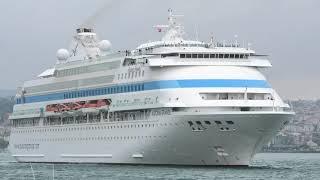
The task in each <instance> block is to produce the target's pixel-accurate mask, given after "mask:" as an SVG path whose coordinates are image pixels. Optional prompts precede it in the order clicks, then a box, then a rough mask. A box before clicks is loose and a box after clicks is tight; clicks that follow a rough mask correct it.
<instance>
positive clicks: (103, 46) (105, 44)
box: [99, 40, 111, 51]
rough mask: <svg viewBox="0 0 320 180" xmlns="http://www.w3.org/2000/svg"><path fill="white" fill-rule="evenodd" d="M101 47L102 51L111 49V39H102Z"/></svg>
mask: <svg viewBox="0 0 320 180" xmlns="http://www.w3.org/2000/svg"><path fill="white" fill-rule="evenodd" d="M99 49H100V50H101V51H110V49H111V43H110V41H108V40H102V41H101V42H100V43H99Z"/></svg>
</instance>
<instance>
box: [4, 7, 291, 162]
mask: <svg viewBox="0 0 320 180" xmlns="http://www.w3.org/2000/svg"><path fill="white" fill-rule="evenodd" d="M168 20H169V23H168V25H165V26H163V25H161V26H156V28H157V29H158V31H161V32H162V31H163V33H164V37H163V39H162V40H161V41H155V42H150V43H146V44H142V45H140V46H139V47H137V48H136V49H135V50H132V51H128V50H126V51H123V52H122V51H121V52H120V51H119V52H117V53H113V52H112V51H111V43H110V42H109V41H107V40H103V41H100V40H99V39H98V38H97V35H96V33H94V31H93V29H91V28H79V29H78V30H77V34H76V35H75V37H74V41H73V43H72V46H71V48H70V50H66V49H60V50H59V51H58V52H57V57H58V61H57V63H56V64H55V66H54V67H52V68H50V69H48V70H46V71H44V72H43V73H41V74H40V75H39V76H38V77H37V79H34V80H31V81H27V82H25V83H24V85H23V87H22V88H20V89H19V90H18V93H17V96H16V104H15V106H14V111H13V114H12V115H11V117H10V119H11V121H12V130H11V137H10V147H9V148H10V151H11V153H12V156H13V157H14V158H15V159H16V160H17V161H18V162H50V163H51V162H54V163H64V162H68V163H70V162H71V163H116V164H175V165H248V164H249V162H250V160H251V158H252V157H253V156H254V155H255V153H256V152H257V151H259V150H260V148H261V147H262V146H263V145H264V144H266V143H267V142H268V141H269V140H270V139H271V138H272V137H273V136H274V135H275V134H276V133H277V132H278V131H279V130H280V129H281V128H283V126H284V125H285V124H286V123H287V122H288V121H289V119H290V117H292V115H293V114H294V113H293V112H291V111H290V108H289V106H288V105H287V104H286V103H284V102H283V101H282V100H281V98H280V97H279V96H278V94H277V93H276V92H275V91H274V90H273V89H272V88H271V86H270V85H269V84H268V82H267V81H266V79H265V77H264V75H263V74H262V73H261V71H260V70H261V69H264V68H269V67H271V64H270V62H269V61H268V60H267V57H266V56H260V55H257V54H256V53H255V52H254V51H253V50H250V49H248V48H242V47H239V45H238V44H230V45H226V44H219V43H215V42H213V41H212V42H211V43H203V42H199V41H190V40H184V39H183V27H182V25H181V24H179V23H178V21H177V16H175V15H173V14H172V12H171V11H170V16H169V18H168Z"/></svg>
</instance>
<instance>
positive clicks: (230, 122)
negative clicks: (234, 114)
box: [226, 121, 234, 124]
mask: <svg viewBox="0 0 320 180" xmlns="http://www.w3.org/2000/svg"><path fill="white" fill-rule="evenodd" d="M226 122H227V124H234V122H233V121H226Z"/></svg>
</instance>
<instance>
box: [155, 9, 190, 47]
mask: <svg viewBox="0 0 320 180" xmlns="http://www.w3.org/2000/svg"><path fill="white" fill-rule="evenodd" d="M168 12H169V17H168V24H167V25H156V26H155V27H156V28H157V29H158V31H159V32H162V31H163V32H164V33H165V34H164V36H163V37H162V41H183V35H184V30H183V26H182V25H181V24H180V23H179V22H178V18H179V17H183V15H174V14H173V10H172V9H169V10H168Z"/></svg>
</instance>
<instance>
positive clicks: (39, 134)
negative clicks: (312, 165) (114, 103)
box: [10, 113, 291, 165]
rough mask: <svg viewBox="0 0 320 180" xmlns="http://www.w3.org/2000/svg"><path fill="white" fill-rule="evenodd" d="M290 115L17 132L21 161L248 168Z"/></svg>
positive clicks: (180, 118) (14, 147)
mask: <svg viewBox="0 0 320 180" xmlns="http://www.w3.org/2000/svg"><path fill="white" fill-rule="evenodd" d="M290 117H291V115H290V114H289V113H275V114H270V113H260V114H257V113H255V114H252V113H251V114H248V113H242V114H232V113H231V114H220V115H219V114H216V115H213V114H211V115H203V114H202V115H195V114H194V115H166V116H162V117H161V118H154V119H149V120H148V121H145V120H139V121H122V122H102V123H87V124H78V125H74V124H72V125H56V126H50V127H45V126H42V127H28V128H14V129H12V135H11V138H10V151H11V153H12V155H13V157H15V158H16V159H17V161H19V162H71V163H125V164H131V163H132V164H181V165H248V163H249V161H250V159H251V158H252V156H253V155H254V154H255V153H256V151H257V150H258V149H259V148H260V147H261V146H262V145H263V144H265V143H267V142H268V141H269V140H270V139H271V137H272V136H273V135H275V134H276V133H277V132H278V131H279V130H280V129H281V128H282V127H283V126H284V124H285V123H286V122H287V121H288V118H290Z"/></svg>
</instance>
